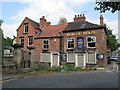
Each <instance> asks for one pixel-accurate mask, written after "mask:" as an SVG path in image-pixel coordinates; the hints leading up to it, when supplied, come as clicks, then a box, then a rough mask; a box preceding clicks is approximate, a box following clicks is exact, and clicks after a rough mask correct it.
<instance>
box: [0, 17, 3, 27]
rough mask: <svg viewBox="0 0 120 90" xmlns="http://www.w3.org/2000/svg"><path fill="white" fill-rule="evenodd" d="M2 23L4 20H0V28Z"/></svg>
mask: <svg viewBox="0 0 120 90" xmlns="http://www.w3.org/2000/svg"><path fill="white" fill-rule="evenodd" d="M2 23H3V20H2V19H0V27H1V25H2Z"/></svg>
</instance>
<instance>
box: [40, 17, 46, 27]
mask: <svg viewBox="0 0 120 90" xmlns="http://www.w3.org/2000/svg"><path fill="white" fill-rule="evenodd" d="M44 26H46V19H45V16H42V18H40V28H41V29H43V28H44Z"/></svg>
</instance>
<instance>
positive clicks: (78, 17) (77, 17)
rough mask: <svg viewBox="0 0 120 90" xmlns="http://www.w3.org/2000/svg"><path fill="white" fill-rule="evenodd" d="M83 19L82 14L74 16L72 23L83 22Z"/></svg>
mask: <svg viewBox="0 0 120 90" xmlns="http://www.w3.org/2000/svg"><path fill="white" fill-rule="evenodd" d="M85 19H86V17H85V15H84V14H80V15H75V18H74V22H83V21H85Z"/></svg>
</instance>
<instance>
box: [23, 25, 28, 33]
mask: <svg viewBox="0 0 120 90" xmlns="http://www.w3.org/2000/svg"><path fill="white" fill-rule="evenodd" d="M26 26H27V27H28V23H25V24H24V33H28V30H27V32H26Z"/></svg>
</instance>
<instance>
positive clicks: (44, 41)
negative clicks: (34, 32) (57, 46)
mask: <svg viewBox="0 0 120 90" xmlns="http://www.w3.org/2000/svg"><path fill="white" fill-rule="evenodd" d="M43 49H44V50H48V49H49V40H43Z"/></svg>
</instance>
